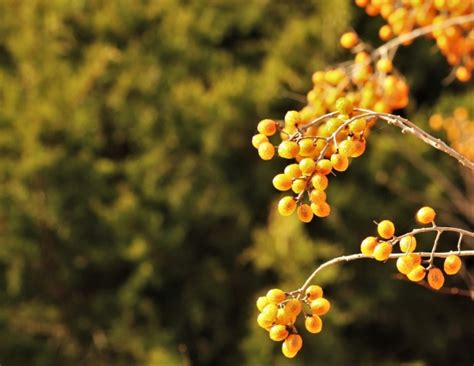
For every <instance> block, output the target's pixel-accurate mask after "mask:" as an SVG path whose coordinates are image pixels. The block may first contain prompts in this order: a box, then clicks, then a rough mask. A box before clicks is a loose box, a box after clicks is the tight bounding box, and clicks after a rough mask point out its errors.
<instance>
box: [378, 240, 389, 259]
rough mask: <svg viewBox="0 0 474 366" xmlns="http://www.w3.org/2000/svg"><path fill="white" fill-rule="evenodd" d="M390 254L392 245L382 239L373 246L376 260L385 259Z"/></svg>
mask: <svg viewBox="0 0 474 366" xmlns="http://www.w3.org/2000/svg"><path fill="white" fill-rule="evenodd" d="M390 254H392V245H391V244H390V243H387V242H386V241H383V242H381V243H379V244H377V245H376V246H375V248H374V258H375V259H376V260H378V261H381V262H383V261H385V260H387V259H388V257H389V256H390Z"/></svg>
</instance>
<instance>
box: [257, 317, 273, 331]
mask: <svg viewBox="0 0 474 366" xmlns="http://www.w3.org/2000/svg"><path fill="white" fill-rule="evenodd" d="M257 324H258V325H259V326H260V327H262V328H263V329H267V330H268V328H269V327H271V326H272V324H273V319H271V318H269V317H268V316H267V315H266V314H263V313H262V314H258V317H257Z"/></svg>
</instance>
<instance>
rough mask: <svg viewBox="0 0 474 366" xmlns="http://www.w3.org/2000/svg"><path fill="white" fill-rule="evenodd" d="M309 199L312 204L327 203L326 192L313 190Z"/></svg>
mask: <svg viewBox="0 0 474 366" xmlns="http://www.w3.org/2000/svg"><path fill="white" fill-rule="evenodd" d="M309 199H310V201H311V202H312V203H316V204H318V203H322V202H326V192H324V191H320V190H317V189H313V190H312V191H311V193H310V194H309Z"/></svg>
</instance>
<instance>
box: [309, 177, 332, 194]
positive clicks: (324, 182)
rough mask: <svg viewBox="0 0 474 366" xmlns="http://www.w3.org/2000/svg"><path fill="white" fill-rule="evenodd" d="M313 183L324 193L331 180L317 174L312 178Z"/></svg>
mask: <svg viewBox="0 0 474 366" xmlns="http://www.w3.org/2000/svg"><path fill="white" fill-rule="evenodd" d="M311 183H312V184H313V187H314V188H316V189H317V190H320V191H324V190H325V189H326V188H327V187H328V184H329V180H328V178H327V177H326V176H325V175H324V174H321V173H316V174H314V175H313V178H311Z"/></svg>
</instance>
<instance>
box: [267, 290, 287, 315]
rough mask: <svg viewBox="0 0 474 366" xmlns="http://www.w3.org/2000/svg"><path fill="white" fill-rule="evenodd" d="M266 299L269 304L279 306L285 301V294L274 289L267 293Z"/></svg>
mask: <svg viewBox="0 0 474 366" xmlns="http://www.w3.org/2000/svg"><path fill="white" fill-rule="evenodd" d="M267 299H268V302H269V303H270V304H279V303H281V302H282V301H283V300H285V299H286V294H285V293H284V292H283V291H282V290H280V289H278V288H274V289H271V290H269V291H268V292H267ZM275 316H276V313H275Z"/></svg>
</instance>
